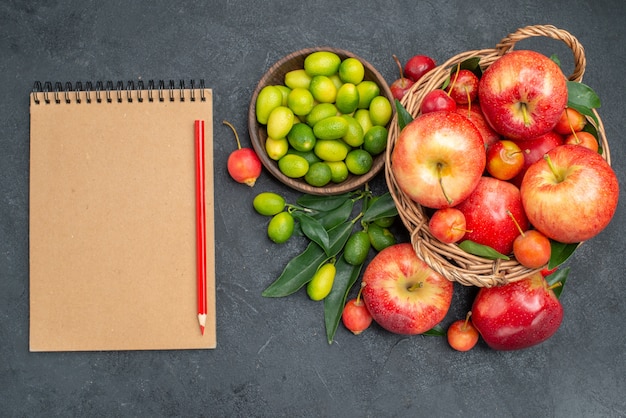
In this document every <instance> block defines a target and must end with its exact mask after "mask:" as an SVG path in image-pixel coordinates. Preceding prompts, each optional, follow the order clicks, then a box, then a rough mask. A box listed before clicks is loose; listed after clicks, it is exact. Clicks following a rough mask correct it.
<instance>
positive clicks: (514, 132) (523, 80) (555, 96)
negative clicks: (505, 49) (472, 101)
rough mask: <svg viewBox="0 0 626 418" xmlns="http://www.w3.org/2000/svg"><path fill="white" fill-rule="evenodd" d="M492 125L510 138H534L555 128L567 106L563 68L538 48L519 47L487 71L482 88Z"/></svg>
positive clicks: (485, 110) (483, 104)
mask: <svg viewBox="0 0 626 418" xmlns="http://www.w3.org/2000/svg"><path fill="white" fill-rule="evenodd" d="M478 100H479V101H480V105H481V108H482V110H483V114H484V115H485V119H487V121H488V122H489V124H490V125H491V126H492V127H493V129H495V130H496V131H497V132H499V133H500V134H501V135H503V136H505V137H507V138H509V139H517V140H522V139H531V138H535V137H537V136H539V135H543V134H545V133H546V132H549V131H551V130H552V129H553V128H554V126H555V125H556V123H557V122H558V120H559V118H560V117H561V114H562V113H563V109H565V106H566V105H567V82H566V79H565V76H564V75H563V72H562V71H561V69H560V67H559V66H558V65H557V64H556V63H555V62H554V61H552V60H551V59H550V58H548V57H546V56H545V55H543V54H540V53H538V52H535V51H526V50H516V51H511V52H509V53H507V54H505V55H503V56H502V57H500V58H498V59H497V60H496V61H495V62H494V63H493V64H491V65H490V66H489V67H488V68H487V69H486V70H485V72H484V73H483V75H482V78H481V79H480V84H479V89H478Z"/></svg>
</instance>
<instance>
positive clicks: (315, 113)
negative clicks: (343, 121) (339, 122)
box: [306, 103, 339, 126]
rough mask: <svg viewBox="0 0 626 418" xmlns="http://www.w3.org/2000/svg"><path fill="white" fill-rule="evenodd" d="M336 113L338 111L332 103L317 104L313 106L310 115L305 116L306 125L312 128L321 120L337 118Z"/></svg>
mask: <svg viewBox="0 0 626 418" xmlns="http://www.w3.org/2000/svg"><path fill="white" fill-rule="evenodd" d="M338 113H339V111H338V110H337V107H336V106H335V104H334V103H318V104H316V105H315V106H313V109H312V110H311V113H309V114H308V115H307V116H306V123H307V125H309V126H313V125H315V124H316V123H317V122H319V121H320V120H322V119H326V118H327V117H330V116H337V114H338Z"/></svg>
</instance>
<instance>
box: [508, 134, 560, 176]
mask: <svg viewBox="0 0 626 418" xmlns="http://www.w3.org/2000/svg"><path fill="white" fill-rule="evenodd" d="M516 143H517V145H518V146H519V147H520V148H521V149H522V151H523V154H524V165H523V166H522V170H521V171H520V173H519V174H518V175H517V176H515V177H513V178H512V179H511V183H513V184H515V185H516V186H517V187H520V186H521V185H522V179H523V178H524V174H526V170H528V167H530V165H531V164H532V163H534V162H535V161H537V160H540V159H542V158H543V156H544V155H545V154H546V153H547V152H548V151H550V150H551V149H552V148H554V147H557V146H559V145H563V137H562V136H561V135H559V134H557V133H556V132H554V131H550V132H548V133H546V134H543V135H541V136H538V137H537V138H534V139H528V140H526V141H517V142H516Z"/></svg>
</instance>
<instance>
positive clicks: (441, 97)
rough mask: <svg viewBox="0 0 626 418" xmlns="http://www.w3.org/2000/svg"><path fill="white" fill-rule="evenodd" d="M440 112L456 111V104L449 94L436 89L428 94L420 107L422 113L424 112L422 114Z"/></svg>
mask: <svg viewBox="0 0 626 418" xmlns="http://www.w3.org/2000/svg"><path fill="white" fill-rule="evenodd" d="M438 110H448V111H455V110H456V102H455V101H454V100H452V98H451V97H450V96H448V93H446V92H445V91H443V90H441V89H435V90H432V91H429V92H428V93H426V95H425V96H424V98H423V99H422V103H421V105H420V112H422V114H424V113H429V112H436V111H438Z"/></svg>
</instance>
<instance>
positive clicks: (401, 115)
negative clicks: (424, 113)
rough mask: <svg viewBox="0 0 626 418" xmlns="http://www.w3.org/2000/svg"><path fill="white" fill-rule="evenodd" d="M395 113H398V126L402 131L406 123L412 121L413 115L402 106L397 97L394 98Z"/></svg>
mask: <svg viewBox="0 0 626 418" xmlns="http://www.w3.org/2000/svg"><path fill="white" fill-rule="evenodd" d="M396 113H397V114H398V127H399V128H400V131H402V130H403V129H404V127H405V126H406V125H408V124H409V123H411V122H412V121H413V116H411V114H410V113H409V112H408V111H407V110H406V109H405V108H404V106H402V103H400V100H398V99H396Z"/></svg>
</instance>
